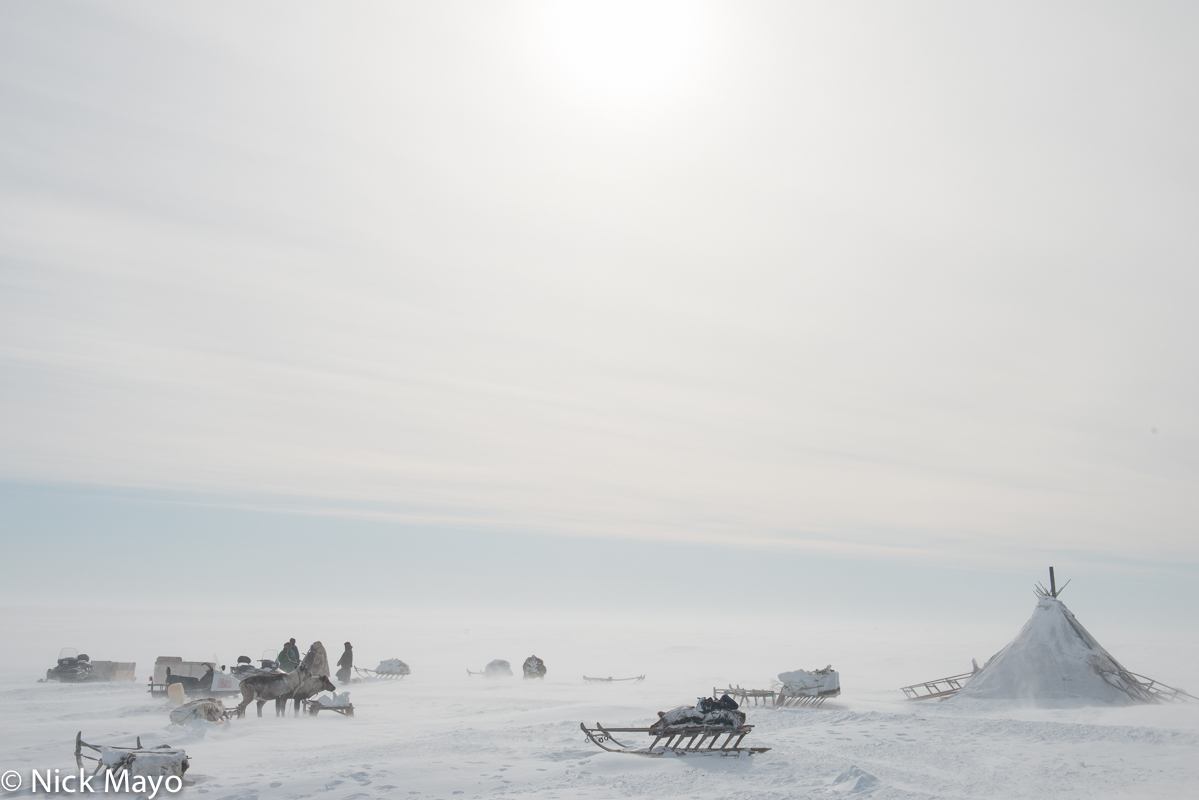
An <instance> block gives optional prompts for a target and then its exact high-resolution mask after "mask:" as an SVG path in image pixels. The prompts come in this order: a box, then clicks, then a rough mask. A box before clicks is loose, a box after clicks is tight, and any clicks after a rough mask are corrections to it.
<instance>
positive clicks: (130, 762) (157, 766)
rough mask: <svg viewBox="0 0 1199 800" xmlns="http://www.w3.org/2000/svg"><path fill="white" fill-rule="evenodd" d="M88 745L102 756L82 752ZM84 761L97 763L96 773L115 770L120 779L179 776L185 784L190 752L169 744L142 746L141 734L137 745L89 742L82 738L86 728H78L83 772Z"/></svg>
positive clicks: (77, 743) (77, 755) (77, 757)
mask: <svg viewBox="0 0 1199 800" xmlns="http://www.w3.org/2000/svg"><path fill="white" fill-rule="evenodd" d="M85 747H86V748H88V749H90V750H92V751H93V752H95V753H98V754H99V755H96V756H89V755H87V754H86V753H84V752H83V748H85ZM84 761H94V762H96V768H95V769H94V770H92V774H93V775H95V774H97V773H100V772H105V773H113V774H114V775H116V776H118V778H120V776H122V775H124V774H127V775H128V776H131V777H134V778H137V777H141V778H143V780H144V779H145V778H151V779H153V778H158V779H160V780H161V779H163V778H169V777H176V778H178V779H180V782H181V783H180V785H182V779H183V773H185V772H187V769H188V767H189V766H190V763H189V762H188V759H187V753H186V752H184V751H183V750H181V749H179V748H177V747H171V746H170V745H169V744H160V745H159V746H158V747H142V740H141V737H140V736H139V737H138V738H137V746H136V747H109V746H107V745H95V744H88V743H87V742H85V741H83V731H79V733H77V734H75V765H76V766H77V767H79V769H80V771H82V770H83V762H84ZM125 780H127V778H126V779H125ZM172 791H174V790H172Z"/></svg>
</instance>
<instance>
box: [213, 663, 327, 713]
mask: <svg viewBox="0 0 1199 800" xmlns="http://www.w3.org/2000/svg"><path fill="white" fill-rule="evenodd" d="M240 688H241V702H240V703H238V704H237V716H239V717H242V716H245V713H246V707H247V706H248V705H250V701H251V700H257V701H258V716H259V717H261V716H262V707H263V706H264V705H266V701H267V700H274V701H275V716H278V717H282V716H284V715H285V714H286V713H287V701H288V700H289V699H290V698H293V697H295V698H307V697H312V695H314V694H316V693H317V692H335V691H337V687H335V686H334V685H333V682H332V681H330V680H329V676H327V675H313V674H312V672H311V671H310V670H309V669H308V667H304V666H301V667H299V668H297V669H296V670H295V671H294V672H285V673H281V674H278V675H252V676H250V677H249V678H246V679H245V680H243V681H242V682H241V687H240ZM299 702H300V701H299V699H297V700H296V708H297V709H298V708H299Z"/></svg>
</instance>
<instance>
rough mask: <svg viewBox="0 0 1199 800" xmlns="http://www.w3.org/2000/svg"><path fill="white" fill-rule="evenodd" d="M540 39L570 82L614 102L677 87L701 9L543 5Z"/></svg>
mask: <svg viewBox="0 0 1199 800" xmlns="http://www.w3.org/2000/svg"><path fill="white" fill-rule="evenodd" d="M543 19H544V35H545V38H546V42H547V44H548V46H549V48H550V50H551V52H552V53H553V54H554V57H555V58H556V61H557V63H558V64H559V66H560V67H561V69H562V71H563V72H564V73H565V75H566V76H567V77H568V78H569V79H570V80H571V81H573V82H576V83H578V84H580V85H582V86H583V87H585V88H587V89H590V90H592V91H595V92H598V93H601V94H606V95H610V96H613V97H617V98H626V97H637V96H645V95H649V94H654V93H657V92H660V91H662V90H664V89H667V88H670V87H671V86H673V85H676V84H677V83H678V82H679V81H680V80H681V79H682V78H683V77H684V76H685V75H686V73H687V72H688V70H689V69H690V68H691V67H692V65H693V64H694V62H695V57H696V54H697V52H698V50H699V48H700V46H701V44H702V42H703V38H704V27H705V26H704V18H703V14H702V7H701V6H700V5H699V4H697V3H690V2H681V0H658V1H657V2H628V1H627V0H616V1H615V2H602V3H565V2H562V3H546V4H545V5H544V7H543Z"/></svg>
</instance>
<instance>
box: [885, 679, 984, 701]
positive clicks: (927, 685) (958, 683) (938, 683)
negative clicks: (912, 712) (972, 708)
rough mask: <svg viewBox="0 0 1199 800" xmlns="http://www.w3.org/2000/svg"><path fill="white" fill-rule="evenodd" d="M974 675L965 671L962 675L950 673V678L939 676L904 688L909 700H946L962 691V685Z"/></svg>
mask: <svg viewBox="0 0 1199 800" xmlns="http://www.w3.org/2000/svg"><path fill="white" fill-rule="evenodd" d="M973 677H974V673H973V672H964V673H962V674H961V675H950V676H949V677H948V678H938V679H936V680H935V681H925V682H924V683H913V684H912V685H911V686H904V687H902V689H903V693H904V694H905V695H907V698H908V699H909V700H944V699H945V698H947V697H953V696H954V695H955V694H957V693H958V692H960V691H962V687H963V686H965V685H966V682H967V681H969V680H970V679H971V678H973Z"/></svg>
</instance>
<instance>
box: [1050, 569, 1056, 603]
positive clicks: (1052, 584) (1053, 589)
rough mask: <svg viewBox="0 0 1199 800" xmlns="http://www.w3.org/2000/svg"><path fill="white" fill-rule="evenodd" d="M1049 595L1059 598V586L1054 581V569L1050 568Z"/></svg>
mask: <svg viewBox="0 0 1199 800" xmlns="http://www.w3.org/2000/svg"><path fill="white" fill-rule="evenodd" d="M1049 594H1050V595H1052V596H1053V597H1057V584H1056V583H1055V582H1054V580H1053V567H1050V568H1049Z"/></svg>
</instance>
